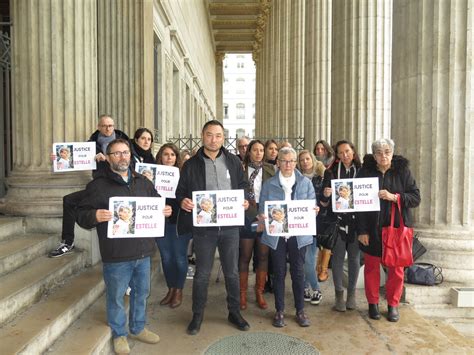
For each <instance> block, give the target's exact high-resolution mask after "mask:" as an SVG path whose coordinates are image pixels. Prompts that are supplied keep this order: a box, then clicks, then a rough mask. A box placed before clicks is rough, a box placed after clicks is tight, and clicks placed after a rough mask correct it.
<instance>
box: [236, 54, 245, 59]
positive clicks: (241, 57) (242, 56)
mask: <svg viewBox="0 0 474 355" xmlns="http://www.w3.org/2000/svg"><path fill="white" fill-rule="evenodd" d="M236 58H237V59H244V58H245V56H244V55H243V54H237V57H236Z"/></svg>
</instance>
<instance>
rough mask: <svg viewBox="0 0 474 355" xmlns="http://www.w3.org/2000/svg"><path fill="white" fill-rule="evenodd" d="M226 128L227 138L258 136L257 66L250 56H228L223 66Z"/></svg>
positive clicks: (241, 54)
mask: <svg viewBox="0 0 474 355" xmlns="http://www.w3.org/2000/svg"><path fill="white" fill-rule="evenodd" d="M223 67H224V85H223V90H224V93H223V101H224V110H223V115H224V117H223V118H224V127H225V129H226V136H227V137H242V136H248V137H250V138H252V137H253V136H254V135H255V64H254V61H253V59H252V55H251V54H243V53H239V54H227V55H226V57H225V59H224V63H223Z"/></svg>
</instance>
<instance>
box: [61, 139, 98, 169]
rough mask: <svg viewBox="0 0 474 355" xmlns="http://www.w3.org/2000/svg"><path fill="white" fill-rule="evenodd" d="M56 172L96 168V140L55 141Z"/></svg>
mask: <svg viewBox="0 0 474 355" xmlns="http://www.w3.org/2000/svg"><path fill="white" fill-rule="evenodd" d="M53 154H54V155H56V159H54V161H53V170H54V172H66V171H80V170H95V169H97V164H96V162H95V142H67V143H54V144H53Z"/></svg>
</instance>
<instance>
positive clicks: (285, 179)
mask: <svg viewBox="0 0 474 355" xmlns="http://www.w3.org/2000/svg"><path fill="white" fill-rule="evenodd" d="M296 159H297V158H296V151H295V150H294V149H293V148H289V147H285V148H281V149H280V151H279V152H278V158H277V165H278V168H279V170H278V171H277V173H276V174H275V176H273V177H271V178H270V179H268V180H267V181H266V182H265V183H264V184H263V186H262V190H261V192H260V200H259V213H260V215H259V219H260V220H261V221H262V220H263V219H264V218H265V202H267V201H283V200H314V202H315V205H316V200H315V199H316V195H315V192H314V188H313V184H312V183H311V181H310V180H309V179H307V178H305V177H304V176H303V174H301V173H300V172H299V171H298V170H296V169H295V168H296ZM312 242H313V236H312V235H300V236H290V237H278V236H272V235H269V233H268V231H263V235H262V243H264V244H266V245H268V246H269V247H270V255H271V260H272V265H273V274H274V280H273V291H274V295H275V308H276V313H275V316H274V318H273V323H272V324H273V326H275V327H283V326H285V321H284V311H285V276H286V256H287V254H288V257H289V262H290V274H291V281H292V288H293V297H294V302H295V308H296V321H297V323H298V324H299V325H300V326H301V327H307V326H309V325H310V321H309V319H308V317H307V316H306V314H305V312H304V259H305V254H306V246H307V245H310V244H311V243H312Z"/></svg>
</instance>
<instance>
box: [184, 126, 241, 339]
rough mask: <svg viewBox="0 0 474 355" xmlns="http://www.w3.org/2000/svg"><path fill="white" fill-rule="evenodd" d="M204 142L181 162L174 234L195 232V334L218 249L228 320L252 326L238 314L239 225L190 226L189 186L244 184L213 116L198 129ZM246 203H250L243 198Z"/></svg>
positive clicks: (218, 187)
mask: <svg viewBox="0 0 474 355" xmlns="http://www.w3.org/2000/svg"><path fill="white" fill-rule="evenodd" d="M201 138H202V145H203V146H202V147H201V148H200V149H199V150H198V151H197V153H196V154H195V155H194V156H193V157H192V158H191V159H189V160H188V161H186V163H184V166H183V169H182V170H181V175H180V178H179V183H178V187H177V189H176V199H177V201H178V204H179V206H180V207H181V211H180V213H179V215H178V234H179V235H182V234H186V233H191V232H192V234H193V246H194V251H195V253H196V273H195V274H194V280H193V306H192V310H193V318H192V320H191V322H190V323H189V325H188V329H187V332H188V334H190V335H195V334H197V333H198V332H199V330H200V328H201V323H202V320H203V317H204V308H205V306H206V302H207V291H208V290H207V289H208V286H209V278H210V275H211V270H212V266H213V264H214V258H215V253H216V248H218V250H219V256H220V261H221V265H222V271H223V272H224V279H225V286H226V291H227V309H228V310H229V316H228V318H227V319H228V320H229V322H230V323H232V324H233V325H235V326H236V327H237V328H238V329H239V330H244V331H245V330H248V329H249V328H250V326H249V324H248V323H247V321H246V320H245V319H244V318H243V317H242V315H241V314H240V285H239V282H240V281H239V270H238V261H239V227H238V226H228V227H227V226H226V227H193V222H192V211H193V208H194V207H195V206H194V203H193V200H192V193H193V191H204V190H231V189H232V190H235V189H245V187H246V185H247V183H246V182H245V180H244V172H243V169H242V164H241V163H240V161H239V159H238V158H237V157H236V156H235V155H233V154H231V153H229V151H228V150H227V149H225V148H223V147H222V145H223V144H224V139H225V136H224V127H223V126H222V123H220V122H219V121H216V120H212V121H208V122H206V124H205V125H204V127H203V128H202V132H201ZM244 208H245V209H247V208H248V201H247V200H245V202H244Z"/></svg>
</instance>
